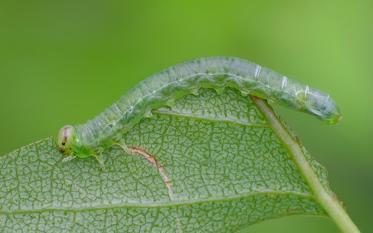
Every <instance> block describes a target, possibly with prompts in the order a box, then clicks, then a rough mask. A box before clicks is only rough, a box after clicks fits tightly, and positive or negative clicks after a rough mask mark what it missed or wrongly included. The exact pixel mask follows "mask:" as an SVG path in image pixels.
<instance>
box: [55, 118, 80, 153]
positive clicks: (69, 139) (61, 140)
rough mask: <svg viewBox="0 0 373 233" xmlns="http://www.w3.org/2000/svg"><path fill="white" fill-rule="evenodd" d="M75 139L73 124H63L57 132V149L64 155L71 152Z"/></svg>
mask: <svg viewBox="0 0 373 233" xmlns="http://www.w3.org/2000/svg"><path fill="white" fill-rule="evenodd" d="M75 139H76V134H75V128H74V126H71V125H65V126H64V127H62V128H61V129H60V131H59V132H58V138H57V144H58V149H59V150H60V151H61V152H63V153H64V154H66V155H70V154H72V152H73V146H74V142H75Z"/></svg>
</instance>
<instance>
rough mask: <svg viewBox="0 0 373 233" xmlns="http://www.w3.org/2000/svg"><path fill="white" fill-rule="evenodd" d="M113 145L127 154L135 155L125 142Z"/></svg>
mask: <svg viewBox="0 0 373 233" xmlns="http://www.w3.org/2000/svg"><path fill="white" fill-rule="evenodd" d="M113 145H114V146H118V147H120V148H121V149H122V150H123V151H124V152H125V153H127V154H133V152H131V150H130V149H129V148H128V147H127V145H126V144H125V143H124V142H115V143H114V144H113Z"/></svg>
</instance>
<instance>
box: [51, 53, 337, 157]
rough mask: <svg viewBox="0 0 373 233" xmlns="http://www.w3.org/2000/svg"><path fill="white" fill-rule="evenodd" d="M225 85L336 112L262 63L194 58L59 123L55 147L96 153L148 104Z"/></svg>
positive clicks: (320, 96) (323, 114) (327, 115)
mask: <svg viewBox="0 0 373 233" xmlns="http://www.w3.org/2000/svg"><path fill="white" fill-rule="evenodd" d="M225 87H231V88H234V89H237V90H239V91H240V92H241V93H243V94H245V95H252V96H257V97H260V98H264V99H268V100H270V101H273V102H277V103H280V104H283V105H286V106H288V107H290V108H294V109H296V110H300V111H303V112H307V113H310V114H313V115H315V116H317V117H318V118H320V119H322V120H324V121H327V122H329V123H336V122H338V121H339V119H340V118H341V114H340V112H339V110H338V108H337V106H336V104H335V102H334V101H333V100H332V99H331V98H330V96H329V95H328V94H326V93H323V92H321V91H319V90H316V89H313V88H311V87H309V86H307V85H302V84H300V83H298V82H296V81H294V80H291V79H288V78H287V77H286V76H283V75H280V74H278V73H277V72H274V71H272V70H270V69H268V68H265V67H261V66H260V65H257V64H255V63H252V62H249V61H247V60H243V59H240V58H234V57H210V58H200V59H196V60H192V61H189V62H185V63H182V64H178V65H176V66H173V67H170V68H168V69H166V70H164V71H162V72H160V73H157V74H155V75H153V76H151V77H149V78H147V79H145V80H144V81H142V82H141V83H140V84H139V85H138V86H136V87H135V88H133V89H131V90H130V91H129V92H127V93H126V94H125V95H123V96H122V97H121V98H120V99H119V100H118V101H117V102H116V103H114V104H113V105H112V106H110V107H109V108H107V109H106V110H105V111H104V112H102V113H101V114H99V115H98V116H97V117H96V118H94V119H93V120H90V121H88V122H87V123H85V124H82V125H76V126H71V125H67V126H64V127H63V128H62V129H61V130H60V131H59V134H58V147H59V149H60V151H62V152H63V153H64V154H65V155H68V156H72V157H79V158H85V157H90V156H97V154H99V153H100V151H102V150H104V149H105V148H107V147H110V146H112V145H113V144H114V143H120V138H121V135H123V133H124V132H127V131H128V130H130V129H131V127H133V126H134V125H135V124H136V123H138V122H139V121H140V120H141V119H142V118H143V117H144V116H145V115H147V114H149V113H150V112H151V111H152V110H153V109H157V108H160V107H163V106H166V105H169V103H170V102H171V101H174V100H176V99H179V98H181V97H183V96H185V95H188V94H191V93H197V92H198V90H199V89H200V88H214V89H216V90H221V89H223V88H225ZM122 144H123V143H122ZM123 146H124V147H123ZM122 147H123V148H125V145H122Z"/></svg>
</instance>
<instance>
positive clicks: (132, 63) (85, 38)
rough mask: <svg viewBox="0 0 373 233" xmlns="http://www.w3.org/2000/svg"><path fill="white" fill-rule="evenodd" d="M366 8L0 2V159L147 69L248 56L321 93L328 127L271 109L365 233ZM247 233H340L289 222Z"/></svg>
mask: <svg viewBox="0 0 373 233" xmlns="http://www.w3.org/2000/svg"><path fill="white" fill-rule="evenodd" d="M372 23H373V1H369V0H366V1H362V0H357V1H356V0H347V1H339V0H332V1H325V0H314V1H290V0H285V1H265V0H264V1H247V0H231V1H217V0H215V1H214V0H208V1H198V0H188V1H134V0H133V1H118V2H116V1H112V0H111V1H83V0H66V1H51V0H49V1H40V0H33V1H26V0H18V1H17V0H14V1H9V2H7V1H4V0H2V1H1V2H0V106H1V115H0V154H4V153H6V152H9V151H11V150H13V149H16V148H17V147H20V146H22V145H25V144H28V143H31V142H33V141H36V140H38V139H41V138H44V137H47V136H50V135H55V134H56V133H57V130H58V129H59V128H60V127H61V126H62V125H64V124H66V123H73V124H75V123H82V122H85V121H86V120H87V119H90V118H92V117H93V116H95V115H96V114H98V113H99V112H101V111H102V110H103V109H104V108H105V107H107V106H109V105H110V104H111V103H112V102H114V101H115V100H117V99H118V98H119V97H120V96H121V95H122V94H123V93H124V92H125V91H126V90H128V89H129V88H131V87H133V86H134V85H136V83H138V82H139V81H140V80H142V79H144V78H145V77H147V76H148V75H150V74H153V73H154V72H157V71H160V70H161V69H163V68H165V67H167V66H169V65H173V64H175V63H178V62H181V61H185V60H188V59H192V58H196V57H202V56H213V55H226V56H238V57H242V58H246V59H249V60H251V61H254V62H256V63H259V64H261V65H264V66H267V67H270V68H272V69H274V70H276V71H278V72H281V73H283V74H286V75H287V76H289V77H292V78H294V79H297V80H299V81H302V82H304V83H307V84H309V85H311V86H313V87H317V88H320V89H322V90H324V91H327V92H329V93H330V94H331V95H332V96H333V97H334V98H335V100H336V101H337V103H339V106H340V108H341V109H342V112H343V113H344V119H343V121H342V122H341V123H340V124H339V125H336V126H329V125H326V124H325V123H322V122H320V121H318V120H316V119H314V118H312V117H310V116H308V115H305V114H301V113H297V112H293V111H290V110H287V109H284V108H282V107H280V108H279V110H280V112H281V113H282V114H283V115H284V118H286V119H288V122H289V124H290V125H291V127H292V128H293V129H294V130H295V131H296V132H297V133H298V135H299V136H300V137H301V138H302V140H303V142H304V144H305V146H306V147H307V148H308V149H309V151H310V152H311V154H313V156H315V157H316V158H317V159H318V160H319V161H320V162H321V163H322V164H324V165H325V166H326V167H327V168H328V170H329V175H330V181H331V185H332V188H333V189H334V190H335V191H336V193H337V194H338V196H339V198H340V199H341V200H343V201H344V203H345V204H346V206H347V208H348V212H349V213H350V215H351V217H352V219H353V220H354V221H355V223H356V224H357V225H358V226H359V227H360V228H361V230H362V232H371V231H372V230H371V229H370V227H369V226H370V225H371V224H372V220H373V214H372V213H371V210H372V209H373V204H372V196H373V184H372V181H373V180H372V178H373V156H372V155H373V154H372V149H373V143H372V133H373V125H372V118H373V109H372V100H373V91H372V88H373V71H372V66H373V64H372V54H373V44H372V41H373V26H372ZM250 232H257V233H259V232H276V233H278V232H320V233H322V232H338V230H337V228H336V227H335V226H334V223H332V222H331V221H329V220H328V219H325V218H316V217H304V216H292V217H286V218H281V219H276V220H271V221H267V222H263V223H260V224H256V225H254V226H252V227H251V228H250Z"/></svg>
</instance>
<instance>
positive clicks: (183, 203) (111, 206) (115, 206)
mask: <svg viewBox="0 0 373 233" xmlns="http://www.w3.org/2000/svg"><path fill="white" fill-rule="evenodd" d="M255 195H277V196H282V195H284V196H286V195H294V196H298V197H303V198H308V199H314V197H313V196H312V195H311V194H310V193H300V192H290V191H288V192H278V191H266V192H246V193H240V194H236V195H231V196H221V197H213V198H206V199H200V200H197V199H196V200H187V201H179V202H154V203H138V204H131V203H121V204H109V205H98V206H95V207H81V208H76V207H72V208H58V207H56V208H41V209H24V210H14V211H4V210H0V215H8V214H32V213H41V212H53V211H64V212H89V211H97V210H107V209H121V208H163V207H164V208H166V207H176V206H187V205H193V204H205V203H209V202H214V203H217V202H228V201H232V200H237V199H243V198H249V197H252V196H255Z"/></svg>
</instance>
